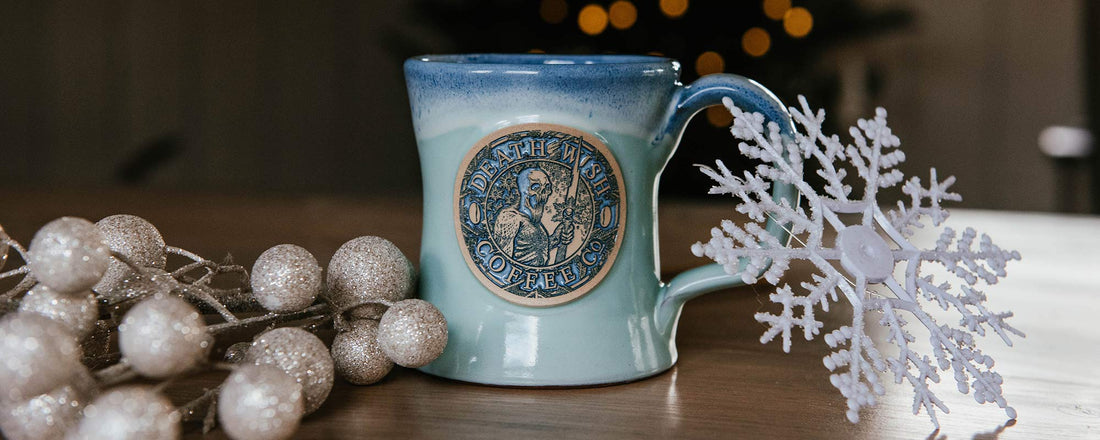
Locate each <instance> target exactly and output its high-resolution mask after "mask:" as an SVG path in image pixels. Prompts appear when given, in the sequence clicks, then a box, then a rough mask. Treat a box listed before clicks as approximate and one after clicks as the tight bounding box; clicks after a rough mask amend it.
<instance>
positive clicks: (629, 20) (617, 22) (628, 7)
mask: <svg viewBox="0 0 1100 440" xmlns="http://www.w3.org/2000/svg"><path fill="white" fill-rule="evenodd" d="M607 13H608V15H610V16H611V17H610V19H611V26H613V27H614V28H615V29H618V30H623V29H627V28H629V27H631V26H634V22H635V21H638V8H635V7H634V3H631V2H628V1H626V0H619V1H617V2H615V3H612V4H611V6H610V7H609V8H607Z"/></svg>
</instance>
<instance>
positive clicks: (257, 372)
mask: <svg viewBox="0 0 1100 440" xmlns="http://www.w3.org/2000/svg"><path fill="white" fill-rule="evenodd" d="M302 400H303V399H302V386H301V385H299V384H298V382H297V381H295V380H294V378H293V377H290V376H289V375H288V374H286V373H285V372H283V370H281V369H279V368H277V367H274V366H271V365H250V364H246V365H241V366H240V367H237V368H236V369H235V370H234V371H233V373H232V374H230V375H229V378H227V379H226V380H225V384H224V385H223V386H222V390H221V393H220V394H219V395H218V419H219V420H220V421H221V424H222V428H223V429H225V432H226V434H229V437H231V438H233V439H236V440H278V439H287V438H290V437H291V436H293V435H294V432H295V431H297V430H298V423H299V422H300V421H301V419H302V412H303V403H302Z"/></svg>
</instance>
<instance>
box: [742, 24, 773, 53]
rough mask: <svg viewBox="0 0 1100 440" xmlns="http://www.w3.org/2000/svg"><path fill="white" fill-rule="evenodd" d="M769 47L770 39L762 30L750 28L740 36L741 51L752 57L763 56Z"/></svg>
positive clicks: (770, 44)
mask: <svg viewBox="0 0 1100 440" xmlns="http://www.w3.org/2000/svg"><path fill="white" fill-rule="evenodd" d="M771 47H772V37H771V35H768V31H766V30H764V29H762V28H758V27H754V28H751V29H749V30H747V31H745V34H744V35H742V36H741V49H743V50H744V51H745V53H747V54H749V55H752V56H754V57H759V56H764V54H766V53H768V49H771Z"/></svg>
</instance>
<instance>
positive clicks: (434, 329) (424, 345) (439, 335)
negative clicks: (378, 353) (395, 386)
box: [378, 299, 447, 368]
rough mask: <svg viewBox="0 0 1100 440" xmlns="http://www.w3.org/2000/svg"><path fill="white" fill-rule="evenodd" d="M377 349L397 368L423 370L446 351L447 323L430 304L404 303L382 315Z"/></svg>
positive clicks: (413, 301) (408, 300)
mask: <svg viewBox="0 0 1100 440" xmlns="http://www.w3.org/2000/svg"><path fill="white" fill-rule="evenodd" d="M378 345H380V346H381V347H382V351H385V352H386V355H387V356H389V357H390V359H392V360H393V361H394V362H396V363H397V365H400V366H402V367H409V368H419V367H423V366H425V365H428V364H430V363H432V361H434V360H435V358H437V357H439V355H440V354H443V349H445V348H447V319H446V318H444V317H443V313H441V312H440V311H439V309H437V308H435V306H433V305H432V304H431V303H429V302H427V301H424V300H420V299H407V300H404V301H401V302H399V303H397V304H394V305H393V307H390V309H389V310H386V314H384V315H382V322H381V323H379V325H378Z"/></svg>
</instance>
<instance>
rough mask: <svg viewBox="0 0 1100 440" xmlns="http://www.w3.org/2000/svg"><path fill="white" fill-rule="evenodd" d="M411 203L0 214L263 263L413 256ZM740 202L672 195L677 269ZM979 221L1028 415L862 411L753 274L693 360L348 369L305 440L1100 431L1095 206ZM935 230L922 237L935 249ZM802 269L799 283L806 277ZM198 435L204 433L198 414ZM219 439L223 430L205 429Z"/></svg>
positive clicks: (1000, 348) (23, 203)
mask: <svg viewBox="0 0 1100 440" xmlns="http://www.w3.org/2000/svg"><path fill="white" fill-rule="evenodd" d="M418 203H419V202H418V201H417V200H414V199H412V198H407V199H357V198H350V197H343V198H341V197H311V196H286V197H256V196H236V195H201V194H189V193H166V192H156V193H148V192H127V191H114V190H110V191H92V192H84V193H80V192H66V193H62V194H52V193H48V192H43V191H27V190H18V189H8V190H0V224H2V225H3V226H4V228H5V229H6V230H7V231H8V232H9V233H10V234H11V235H12V236H13V237H15V238H16V239H17V240H20V241H21V242H23V243H28V242H29V241H30V237H31V236H32V235H33V233H34V231H35V230H36V229H37V228H38V227H39V226H41V225H42V224H44V223H45V222H47V221H49V220H51V219H53V218H55V217H58V216H61V215H78V216H83V217H86V218H89V219H92V220H96V219H98V218H101V217H103V216H106V215H110V214H114V213H132V214H137V215H141V216H143V217H145V218H147V219H149V220H150V221H152V222H153V223H154V224H156V225H157V226H158V227H159V228H160V229H161V231H162V232H163V234H164V236H165V238H166V240H167V241H168V242H169V244H172V245H176V246H180V247H183V248H187V249H190V250H192V251H195V252H198V253H200V254H202V255H205V256H207V257H211V258H215V259H216V258H218V257H219V256H220V255H222V254H224V253H225V252H230V253H232V254H233V255H234V256H235V257H236V258H237V261H239V262H242V263H244V264H246V265H250V264H251V262H252V261H254V260H255V258H256V257H257V256H258V255H259V254H260V253H261V252H262V251H263V250H264V249H266V248H268V247H270V246H272V245H275V244H278V243H296V244H299V245H302V246H305V247H306V248H308V249H310V250H311V251H313V252H314V254H315V255H317V257H318V259H319V260H321V261H322V263H324V262H326V261H327V260H328V258H329V256H331V255H332V253H333V252H334V251H335V249H336V248H337V247H338V246H339V245H340V244H341V243H343V242H344V241H345V240H347V239H350V238H353V237H355V236H358V235H365V234H372V235H381V236H385V237H388V238H389V239H391V240H392V241H393V242H395V243H396V244H397V245H398V246H399V247H401V248H402V249H403V250H405V252H406V254H407V255H408V256H409V257H410V258H411V259H413V260H414V261H415V259H416V258H417V254H418V247H419V228H420V208H419V206H418ZM731 206H732V205H730V204H728V203H725V202H722V203H718V204H702V203H699V202H690V203H689V202H665V203H663V204H662V206H661V216H662V217H661V219H662V227H661V233H662V244H663V246H662V249H661V257H662V261H663V262H664V270H665V272H666V273H669V274H671V273H676V272H679V271H681V270H684V269H686V268H689V267H691V266H694V265H697V264H700V263H702V261H701V260H699V259H697V258H695V257H693V256H691V255H690V253H689V252H688V246H689V245H690V244H691V243H692V242H694V241H696V240H700V239H704V238H706V237H708V235H709V233H708V230H709V228H710V226H711V225H715V224H717V223H718V221H719V219H720V218H722V217H723V216H725V215H726V214H727V213H728V212H729V211H730V210H731ZM949 224H951V225H955V226H956V229H961V227H962V226H966V225H970V226H973V227H975V228H976V229H978V230H980V231H984V232H987V233H989V234H990V235H991V236H992V237H993V240H994V242H995V243H998V244H999V245H1001V246H1002V247H1005V248H1009V249H1017V250H1019V251H1020V252H1021V253H1022V254H1023V261H1020V262H1013V263H1011V264H1010V265H1009V267H1008V273H1009V276H1008V277H1007V278H1006V279H1005V280H1004V281H1002V282H1001V283H1000V284H998V285H996V286H994V287H992V288H990V289H988V291H987V293H989V296H990V301H989V303H990V305H991V307H992V308H993V309H997V310H1004V309H1011V310H1014V311H1015V312H1016V313H1017V316H1016V317H1015V318H1013V319H1012V321H1011V322H1012V323H1013V325H1015V326H1016V327H1017V328H1019V329H1021V330H1022V331H1024V332H1026V333H1027V334H1028V338H1027V339H1018V340H1017V341H1016V346H1015V347H1014V348H1007V347H1005V346H1004V345H1003V344H1001V343H1000V341H999V340H997V339H991V338H984V339H981V340H980V342H979V343H980V344H981V345H982V347H983V349H984V350H985V352H986V353H988V354H991V355H993V356H994V357H995V358H996V359H997V361H998V363H997V369H998V370H999V371H1000V373H1001V374H1002V375H1004V377H1005V396H1006V397H1007V399H1008V401H1009V403H1010V404H1011V405H1013V406H1014V407H1015V408H1016V409H1017V410H1018V411H1019V418H1018V420H1017V421H1016V422H1015V423H1006V422H1007V420H1006V418H1005V417H1004V413H1003V412H1002V411H1001V410H1000V409H998V408H996V407H995V406H992V405H984V406H979V405H977V404H975V403H974V401H973V399H972V398H971V397H970V396H964V395H960V394H958V393H957V392H955V391H954V384H953V383H952V382H951V378H950V377H949V375H948V376H945V377H944V380H945V383H943V384H941V387H940V389H939V394H940V396H941V397H942V398H944V400H945V402H946V403H947V404H948V406H949V407H950V408H951V414H941V415H940V421H941V423H942V424H943V428H942V429H941V430H940V431H939V432H933V428H932V425H931V424H930V423H929V421H928V419H927V417H926V416H925V415H923V414H921V415H917V416H914V415H912V414H911V411H912V404H911V398H912V392H911V390H910V389H908V388H907V387H906V386H901V385H893V383H892V382H889V379H890V378H884V380H886V381H887V382H888V387H887V395H886V396H885V397H883V398H882V399H881V401H880V402H879V404H878V406H877V407H875V408H873V409H871V410H865V411H864V412H863V413H862V415H861V417H862V419H863V420H862V422H861V423H860V424H858V425H853V424H851V423H849V422H848V421H847V420H845V418H844V410H845V404H844V400H843V399H842V398H841V396H840V394H839V393H838V392H837V391H836V390H835V389H834V388H833V387H832V386H831V385H830V384H829V381H828V371H827V370H826V369H825V367H824V366H822V363H821V358H822V356H824V355H825V354H826V353H827V352H828V350H827V347H826V345H825V344H824V342H823V341H821V340H820V339H818V340H815V341H813V342H806V341H802V340H796V341H794V342H795V343H794V347H793V348H792V350H791V351H792V352H791V353H790V354H784V353H783V352H782V350H781V348H780V346H779V345H778V344H776V343H772V344H768V345H761V344H760V343H759V341H758V338H759V336H760V334H761V333H762V331H763V327H762V326H761V325H760V324H758V323H756V322H755V321H754V320H753V318H752V315H753V314H754V313H755V312H756V311H758V310H761V309H764V308H765V307H766V306H765V305H764V304H765V303H767V295H768V293H770V292H771V288H770V287H769V286H768V285H756V286H746V287H742V288H738V289H733V290H730V291H727V292H722V293H716V294H711V295H707V296H704V297H702V298H699V299H696V300H694V301H692V302H690V303H688V305H687V306H686V307H685V309H684V314H683V318H682V319H681V321H680V328H679V335H678V344H679V347H680V360H679V363H678V365H677V366H676V367H674V368H673V369H672V370H670V371H668V372H667V373H664V374H661V375H659V376H657V377H654V378H651V379H647V380H643V381H639V382H635V383H629V384H623V385H615V386H609V387H602V388H587V389H555V390H536V389H514V388H495V387H486V386H477V385H470V384H465V383H457V382H452V381H448V380H443V379H438V378H435V377H431V376H428V375H425V374H422V373H419V372H417V371H411V370H404V369H397V370H395V372H394V373H391V375H390V376H389V377H387V378H386V379H385V380H384V381H383V382H381V383H378V384H376V385H373V386H366V387H356V386H353V385H349V384H347V383H345V382H341V381H339V380H338V381H337V384H336V386H335V388H334V389H333V391H332V395H331V396H330V397H329V399H328V401H327V402H326V403H325V405H324V406H323V407H322V408H321V409H320V410H319V411H318V412H317V413H315V414H313V415H311V416H309V417H307V418H306V419H305V420H304V421H303V425H302V427H301V429H300V431H299V432H298V437H300V438H342V437H356V438H358V437H378V438H406V437H429V438H555V439H556V438H591V437H608V438H721V437H727V438H869V439H879V438H923V437H928V438H1004V439H1013V438H1020V439H1036V438H1100V374H1098V373H1100V330H1098V328H1097V327H1096V325H1095V324H1094V323H1095V322H1098V320H1100V281H1098V280H1097V279H1096V277H1097V272H1100V218H1096V217H1078V216H1064V215H1051V214H1024V213H1011V212H991V211H967V210H962V209H958V210H955V211H954V212H953V216H952V218H951V220H950V223H949ZM936 232H938V231H935V230H934V231H926V233H925V234H924V235H921V236H920V237H918V238H917V239H916V240H915V241H919V242H921V243H923V244H924V245H925V246H930V244H931V243H932V242H933V241H934V238H935V233H936ZM809 269H810V268H809V267H805V266H795V267H793V268H792V271H791V272H790V273H789V274H788V275H787V278H786V279H785V281H786V282H789V283H792V284H795V283H797V282H798V281H800V280H802V279H805V278H806V277H807V276H808V273H809ZM841 310H843V304H838V307H834V312H833V313H829V314H826V316H825V324H826V329H827V330H828V329H832V328H835V327H836V326H839V325H842V324H843V323H844V322H845V320H846V319H848V316H846V315H845V314H844V313H843V312H841ZM217 382H218V378H216V377H215V378H211V377H200V378H196V379H190V380H188V381H185V382H184V383H183V384H180V385H178V386H173V387H172V388H171V389H170V391H169V394H170V395H171V397H172V398H173V399H174V400H176V401H177V403H180V402H182V401H183V400H186V399H187V398H188V397H189V396H193V395H195V393H197V392H201V387H204V386H213V385H216V383H217ZM185 429H186V433H187V436H188V437H199V436H200V433H199V432H198V429H197V427H196V426H195V425H187V426H186V427H185ZM210 436H211V437H214V438H221V437H223V436H224V433H223V432H222V431H220V430H218V431H215V432H214V433H212V434H211V435H210Z"/></svg>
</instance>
